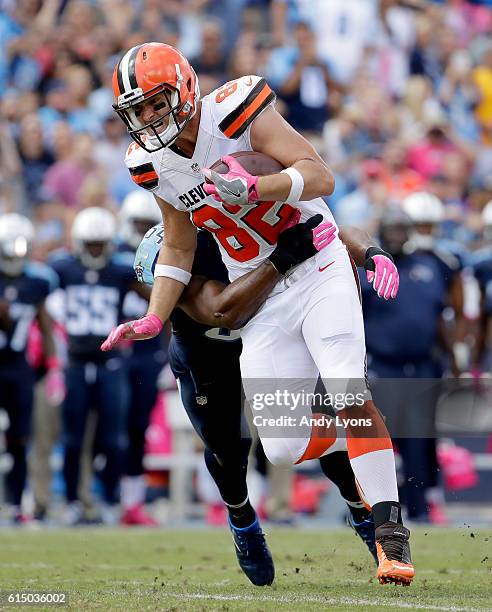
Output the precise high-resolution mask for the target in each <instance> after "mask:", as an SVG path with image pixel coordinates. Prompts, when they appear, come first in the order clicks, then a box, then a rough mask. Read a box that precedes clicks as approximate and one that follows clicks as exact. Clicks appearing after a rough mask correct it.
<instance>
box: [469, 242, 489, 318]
mask: <svg viewBox="0 0 492 612" xmlns="http://www.w3.org/2000/svg"><path fill="white" fill-rule="evenodd" d="M469 264H470V266H471V267H472V268H473V273H474V274H475V278H476V279H477V281H478V284H479V285H480V289H481V291H482V293H483V296H484V309H485V312H486V313H487V314H488V315H490V314H492V248H490V247H486V248H483V249H480V250H479V251H477V252H476V253H474V254H473V255H472V256H471V257H470V259H469Z"/></svg>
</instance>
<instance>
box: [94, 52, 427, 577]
mask: <svg viewBox="0 0 492 612" xmlns="http://www.w3.org/2000/svg"><path fill="white" fill-rule="evenodd" d="M113 89H114V94H115V98H116V103H115V105H114V108H115V110H116V111H117V112H118V114H119V115H120V117H121V118H122V120H123V121H124V122H125V124H126V125H127V127H128V131H129V133H130V135H131V136H132V138H133V139H134V141H135V143H134V144H133V145H132V146H131V147H130V149H129V152H128V155H127V159H126V163H127V165H128V167H129V169H130V173H131V174H132V176H133V177H134V179H135V181H136V182H137V183H138V184H139V185H141V186H142V187H145V188H148V189H150V190H152V191H153V193H154V195H155V196H156V198H157V201H158V203H159V205H160V207H161V211H162V213H163V218H164V222H165V230H166V243H165V245H164V246H163V248H162V249H161V251H160V255H159V261H158V265H157V266H156V274H155V275H156V277H157V278H156V281H155V285H154V288H153V291H152V296H151V300H150V303H149V310H148V314H147V316H146V317H144V318H143V319H141V320H140V321H139V322H138V324H135V325H134V326H133V328H128V327H125V328H119V329H118V330H116V329H115V330H114V331H113V332H112V333H111V334H110V336H109V338H108V341H107V343H106V345H105V346H106V348H110V347H111V346H114V344H116V343H117V342H118V341H119V340H121V339H123V338H130V339H135V338H140V339H145V338H149V337H153V336H155V335H157V334H158V333H159V332H160V331H161V329H162V326H163V321H166V320H167V319H168V318H169V315H170V313H171V311H172V309H173V308H174V306H175V304H176V302H177V300H178V299H179V296H180V295H181V293H182V291H183V289H184V287H185V286H186V285H187V284H188V283H189V281H190V278H191V275H190V270H191V267H192V263H193V257H194V253H195V249H196V231H197V230H196V228H197V227H200V228H203V229H206V230H208V231H210V232H212V233H213V234H214V237H215V239H216V240H217V242H218V244H219V248H220V250H221V255H222V259H223V261H224V263H225V264H226V266H227V269H228V273H229V278H230V280H231V281H233V280H235V279H236V278H239V277H240V276H242V275H244V274H245V273H247V272H248V271H249V270H251V269H254V268H255V267H257V266H258V265H259V264H260V263H262V262H264V261H265V260H266V258H267V257H268V256H269V255H270V254H271V253H272V251H273V250H274V248H275V244H276V242H277V239H278V235H279V233H280V231H281V230H282V229H283V228H284V227H285V224H286V223H287V220H288V219H290V218H291V217H292V215H293V213H294V212H295V211H296V209H297V210H299V211H300V212H301V220H302V221H304V220H306V219H307V218H308V217H310V216H311V215H313V214H316V213H321V214H322V215H323V217H324V218H325V219H327V220H328V221H332V220H333V217H332V215H331V213H330V211H329V210H328V209H327V207H326V205H325V203H324V201H323V200H322V198H321V196H327V195H330V194H331V193H332V192H333V188H334V180H333V177H332V174H331V172H330V170H329V168H328V167H327V166H326V164H325V163H324V162H323V160H322V159H321V158H320V157H319V155H318V154H317V153H316V151H315V149H314V148H313V147H312V145H311V144H310V143H309V142H308V141H306V140H305V139H304V138H303V137H302V136H301V135H300V134H298V133H297V132H296V131H295V130H293V129H292V128H291V127H290V126H289V125H288V124H287V123H286V122H285V120H284V119H283V118H282V117H281V115H280V114H279V113H278V112H277V111H276V110H275V108H274V106H273V102H274V100H275V94H274V93H273V92H272V91H271V89H270V88H269V86H268V84H267V83H266V81H265V80H264V79H262V78H260V77H257V76H252V75H249V76H245V77H242V78H239V79H237V80H235V81H231V82H228V83H226V84H225V85H224V86H223V87H221V88H219V89H217V90H215V91H213V92H212V93H211V94H209V95H208V96H205V97H204V98H203V99H202V100H200V96H199V87H198V80H197V77H196V74H195V72H194V71H193V69H192V67H191V66H190V64H189V62H188V61H187V59H186V58H185V57H183V55H181V54H180V53H179V52H178V51H177V50H176V49H174V48H173V47H170V46H168V45H164V44H161V43H146V44H143V45H139V46H136V47H133V48H132V49H130V50H129V51H128V52H127V53H125V55H124V56H123V57H122V59H121V60H120V61H119V62H118V64H117V66H116V68H115V71H114V75H113ZM244 150H246V151H248V150H249V151H251V150H252V151H257V152H260V153H264V154H266V155H269V156H271V157H273V158H274V159H276V160H278V161H279V162H280V163H281V164H282V165H283V166H284V167H285V168H286V169H285V170H283V171H282V172H280V173H276V174H272V175H269V176H260V177H258V176H253V175H250V174H249V173H248V172H247V171H246V170H245V169H244V168H243V167H242V166H241V165H240V164H239V163H238V162H237V160H235V159H234V158H232V157H230V154H231V153H234V152H238V151H244ZM218 158H222V160H223V161H224V162H225V163H226V164H227V166H228V168H229V172H228V173H227V174H224V175H219V174H217V173H215V172H212V171H211V170H209V169H207V166H209V165H210V164H212V163H213V162H215V160H217V159H218ZM203 176H205V177H206V178H207V179H209V180H211V181H212V183H213V184H205V185H204V182H203ZM273 263H274V265H276V262H273ZM390 284H391V277H390V278H389V279H388V282H387V283H386V280H385V283H384V286H383V287H382V290H381V291H382V293H384V295H385V296H386V297H388V295H389V292H390V290H389V287H390ZM219 315H220V313H219ZM219 315H218V316H217V321H218V322H219V321H220V318H221V317H220V316H219ZM241 337H242V341H243V351H242V354H241V373H242V378H243V385H244V389H245V393H246V396H247V398H248V399H252V397H253V396H255V395H257V394H258V393H259V392H261V393H262V394H263V396H264V395H265V394H266V393H274V394H276V393H277V392H278V391H279V390H280V391H281V393H283V397H287V398H289V399H290V398H294V397H302V398H306V397H307V398H309V396H310V394H311V393H312V392H313V391H314V386H315V384H316V380H317V378H318V373H319V374H320V375H321V377H322V379H323V381H324V382H325V386H326V387H327V390H328V392H330V393H332V394H333V395H335V394H340V395H338V397H344V398H345V401H344V402H340V404H339V405H338V406H337V409H338V410H339V414H340V416H341V417H343V418H347V419H350V421H349V422H348V425H347V428H346V434H347V447H348V453H349V457H350V462H351V465H352V469H353V471H354V474H355V477H356V480H357V483H358V486H359V488H360V491H361V493H362V495H363V497H364V499H365V500H366V502H367V504H368V505H369V506H370V507H372V512H373V516H374V521H375V526H376V540H377V549H378V558H379V567H378V572H377V576H378V578H379V580H380V582H382V583H385V582H395V583H402V584H409V583H410V582H411V581H412V579H413V576H414V573H415V572H414V568H413V565H412V562H411V558H410V546H409V541H408V540H409V535H410V532H409V531H408V529H407V528H406V527H404V526H403V525H402V519H401V508H400V504H399V502H398V489H397V484H396V474H395V462H394V454H393V447H392V443H391V439H390V436H389V434H388V431H387V429H386V426H385V425H384V422H383V420H382V418H381V415H380V414H379V412H378V411H377V409H376V408H375V406H374V404H373V403H372V401H371V400H370V399H368V398H369V394H368V393H366V391H367V388H366V383H365V346H364V325H363V319H362V310H361V306H360V302H359V294H358V291H357V286H356V283H355V282H354V275H353V270H352V267H351V263H350V260H349V257H348V255H347V252H346V249H345V248H344V246H343V245H342V243H341V241H340V240H339V239H338V237H337V238H335V240H334V241H333V242H332V243H331V244H330V245H329V246H328V247H327V248H326V249H323V250H322V251H321V252H320V253H318V254H317V255H316V256H313V257H311V258H310V259H308V260H307V261H305V262H304V263H303V264H301V265H299V266H297V268H296V269H295V270H294V271H293V272H292V273H291V274H290V275H289V276H288V277H287V278H285V279H283V280H281V281H280V282H279V283H277V285H276V286H275V287H274V289H273V291H272V292H271V293H270V295H269V299H268V300H267V302H266V304H265V305H264V306H263V307H262V308H261V310H260V311H259V312H258V313H257V314H256V315H255V316H254V317H253V318H252V319H251V320H250V321H249V322H248V323H247V325H246V326H245V327H244V328H243V329H242V332H241ZM279 386H280V387H279ZM347 392H348V393H347ZM359 394H362V395H359ZM364 394H365V395H364ZM354 396H355V397H357V398H358V397H365V398H367V399H366V401H364V402H363V404H362V405H359V406H357V407H356V406H353V405H351V406H349V405H348V400H347V398H348V397H354ZM310 410H311V405H310V401H302V402H300V403H299V404H298V405H297V407H296V416H297V418H298V419H300V421H299V422H302V421H303V417H305V418H307V419H309V415H310ZM282 411H283V412H282ZM272 412H273V414H272V416H277V417H278V416H279V415H280V416H285V414H290V412H291V406H290V405H287V406H280V405H278V406H274V407H273V408H272ZM362 419H364V420H362ZM362 423H366V426H362ZM259 434H260V437H261V438H262V443H263V447H264V450H265V453H266V455H267V457H268V458H269V459H270V461H272V463H279V464H281V463H296V462H297V461H299V460H303V459H307V458H315V457H320V456H322V455H323V454H324V453H325V451H326V447H325V448H323V443H320V438H317V437H316V436H311V428H310V427H309V426H306V427H304V428H303V429H302V428H298V431H296V432H295V437H294V436H293V435H292V432H291V433H290V435H289V433H287V432H284V431H282V430H279V428H277V429H276V430H272V428H267V430H266V431H265V430H263V431H262V430H261V429H260V430H259ZM326 442H327V439H326V438H325V443H326Z"/></svg>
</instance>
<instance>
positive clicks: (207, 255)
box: [170, 232, 238, 340]
mask: <svg viewBox="0 0 492 612" xmlns="http://www.w3.org/2000/svg"><path fill="white" fill-rule="evenodd" d="M191 273H192V274H193V275H198V276H205V277H206V278H208V279H210V280H218V281H221V282H222V283H224V284H226V285H228V284H229V277H228V275H227V269H226V267H225V265H224V263H223V262H222V258H221V256H220V252H219V248H218V246H217V243H216V242H215V240H214V238H213V237H212V235H211V234H210V233H209V232H198V236H197V247H196V252H195V259H194V261H193V268H192V270H191ZM170 318H171V323H172V326H173V334H174V335H175V336H176V337H177V338H179V339H183V340H186V339H190V340H192V339H194V340H197V339H204V338H205V339H206V338H209V339H213V340H231V339H237V337H238V334H237V332H236V333H234V332H233V331H230V330H228V329H225V328H211V327H210V326H208V325H202V324H201V323H197V322H196V321H194V320H193V319H191V318H190V317H189V316H188V315H186V314H185V313H184V312H183V311H182V310H180V309H179V308H176V309H175V310H174V311H173V312H172V314H171V317H170Z"/></svg>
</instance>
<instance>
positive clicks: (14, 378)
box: [0, 213, 61, 522]
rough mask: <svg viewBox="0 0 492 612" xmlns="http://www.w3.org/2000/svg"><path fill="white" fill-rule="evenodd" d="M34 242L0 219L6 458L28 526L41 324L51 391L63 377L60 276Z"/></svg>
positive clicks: (25, 224)
mask: <svg viewBox="0 0 492 612" xmlns="http://www.w3.org/2000/svg"><path fill="white" fill-rule="evenodd" d="M33 238H34V228H33V226H32V223H31V222H30V221H29V219H27V218H26V217H24V216H21V215H18V214H15V213H12V214H5V215H2V216H0V406H1V407H2V408H4V409H5V410H6V411H7V414H8V417H9V426H8V429H7V433H6V437H7V452H8V453H9V455H11V457H12V460H13V465H12V468H11V470H10V471H9V473H8V474H7V478H6V485H7V497H8V501H9V503H10V504H12V506H13V519H14V521H16V522H23V521H24V519H25V517H24V515H23V514H22V511H21V499H22V492H23V490H24V487H25V483H26V445H27V442H28V438H29V433H30V421H31V411H32V405H33V387H34V373H33V370H32V368H31V366H30V365H29V364H28V362H27V360H26V347H27V340H28V333H29V329H30V327H31V324H32V322H33V321H34V319H37V321H38V323H39V328H40V330H41V334H42V340H43V348H44V354H45V355H46V365H47V368H48V373H47V386H48V387H49V386H50V379H53V378H59V377H60V376H61V374H60V369H59V364H58V360H57V358H56V355H55V345H54V342H53V336H52V321H51V318H50V316H49V315H48V312H47V310H46V305H45V301H46V298H47V296H48V295H49V294H50V293H51V292H52V291H53V290H54V289H55V288H56V285H57V278H56V274H55V273H54V272H53V271H52V270H51V269H50V268H48V267H47V266H44V265H42V264H38V263H33V262H30V261H29V260H28V256H29V250H30V246H31V243H32V240H33Z"/></svg>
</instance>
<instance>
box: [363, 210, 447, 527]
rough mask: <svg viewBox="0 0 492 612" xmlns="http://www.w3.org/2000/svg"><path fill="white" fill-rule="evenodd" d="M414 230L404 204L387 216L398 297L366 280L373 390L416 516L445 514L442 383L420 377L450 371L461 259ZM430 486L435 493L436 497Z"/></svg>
mask: <svg viewBox="0 0 492 612" xmlns="http://www.w3.org/2000/svg"><path fill="white" fill-rule="evenodd" d="M411 235H412V221H411V219H410V218H409V217H408V216H407V215H406V214H405V213H404V212H402V211H401V210H399V209H395V210H390V211H388V212H387V213H386V214H385V215H384V217H383V218H382V219H381V228H380V239H381V246H382V248H384V249H385V250H386V251H388V252H389V253H391V255H392V256H393V257H394V259H395V263H396V264H397V266H398V271H399V274H400V286H399V293H398V300H394V301H392V302H382V303H381V302H376V300H374V298H373V295H372V291H371V290H370V287H369V285H368V284H367V283H366V282H363V283H362V290H363V300H362V304H363V309H364V322H365V330H366V344H367V353H368V373H369V377H370V379H371V378H372V377H373V376H375V377H377V378H378V379H381V381H380V382H377V381H376V382H374V384H373V392H374V396H375V398H376V401H378V402H379V405H380V406H381V410H382V412H383V414H385V415H387V417H388V423H389V428H390V431H392V433H393V435H394V437H395V440H396V443H397V445H398V448H399V451H400V454H401V456H402V459H403V464H404V472H405V479H406V485H405V487H404V493H405V497H406V504H407V511H408V515H409V517H411V518H412V519H414V520H421V521H425V520H428V518H430V515H429V509H432V510H433V515H434V516H435V518H436V519H439V520H442V518H443V517H442V516H439V515H440V514H441V512H440V511H439V507H438V505H437V501H438V499H439V498H438V497H437V496H438V490H437V461H436V448H435V434H434V420H435V408H436V402H437V398H438V394H439V384H437V383H435V382H434V383H431V382H427V381H424V382H423V383H419V381H418V379H433V380H434V381H435V380H436V379H440V378H441V376H442V374H443V359H442V357H443V355H444V356H445V355H446V351H449V352H450V351H451V348H450V346H449V344H448V343H447V342H445V341H444V340H443V338H442V333H441V331H442V327H443V317H442V315H443V311H444V309H445V308H446V307H447V306H448V305H449V302H448V296H449V292H450V286H451V284H452V283H453V280H454V278H455V274H456V270H458V266H459V264H458V262H457V261H456V258H454V257H453V256H452V255H451V254H450V253H447V254H446V256H445V257H443V258H442V257H439V256H437V255H436V254H435V253H434V252H430V251H428V250H415V251H412V250H410V248H411V245H412V239H411ZM409 250H410V252H408V251H409ZM436 349H437V350H438V356H437V357H436ZM439 349H440V351H439ZM443 349H444V350H443ZM448 357H450V356H449V355H448ZM393 379H399V380H398V381H394V380H393ZM402 379H405V380H402ZM429 490H431V491H430V493H431V497H432V494H434V496H435V497H436V499H430V497H429V494H428V492H429Z"/></svg>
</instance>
